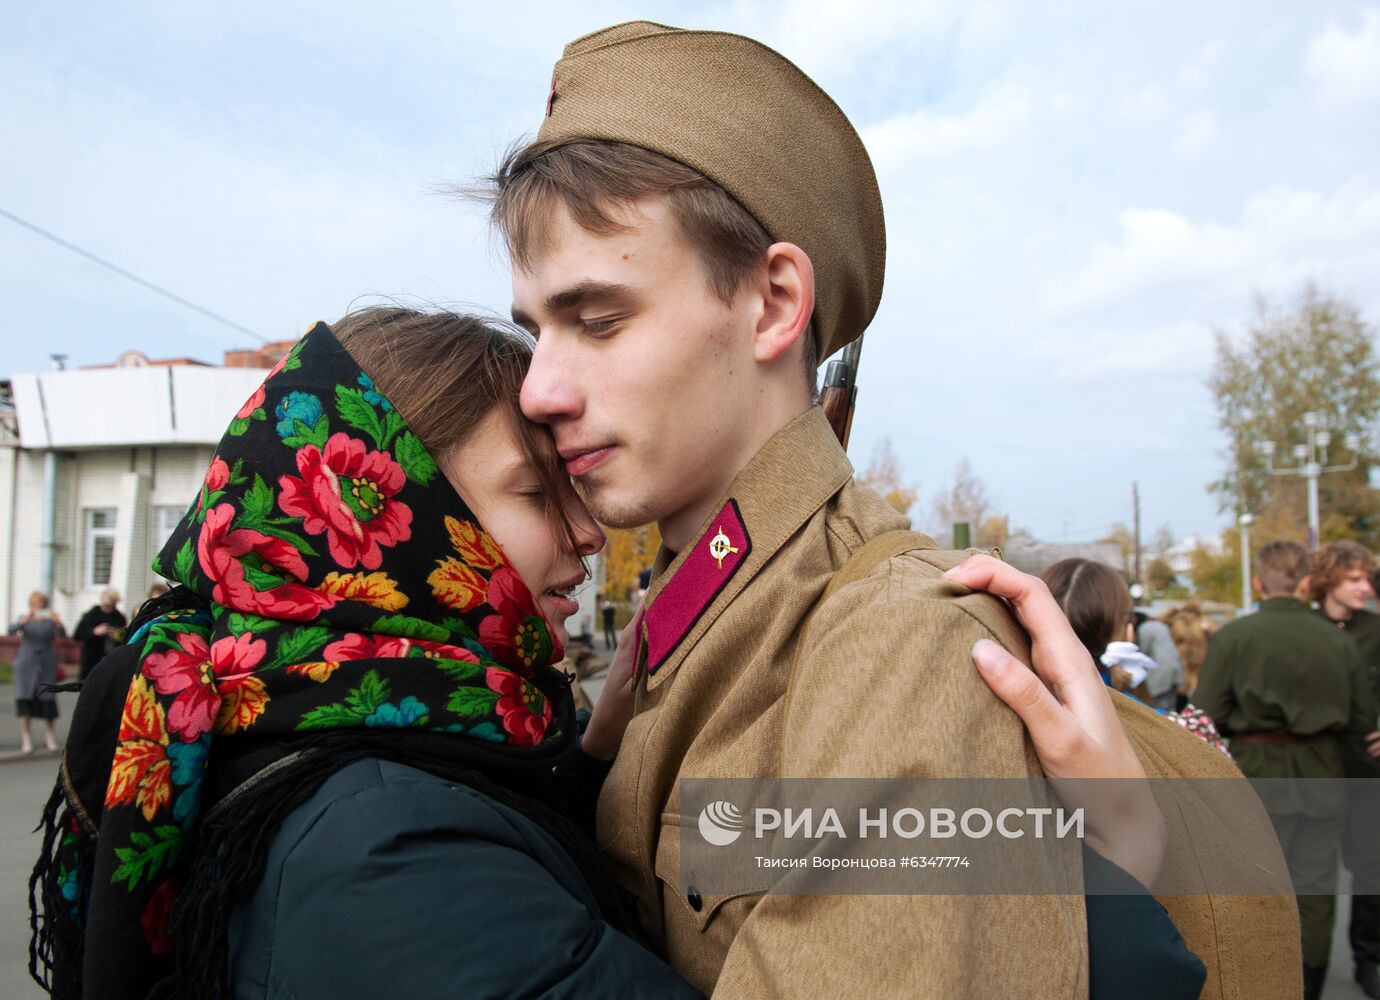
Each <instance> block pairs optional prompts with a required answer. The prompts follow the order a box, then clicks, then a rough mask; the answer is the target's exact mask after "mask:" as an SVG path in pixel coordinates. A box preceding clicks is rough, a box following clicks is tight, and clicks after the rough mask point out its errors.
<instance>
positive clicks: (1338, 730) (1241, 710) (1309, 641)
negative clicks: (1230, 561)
mask: <svg viewBox="0 0 1380 1000" xmlns="http://www.w3.org/2000/svg"><path fill="white" fill-rule="evenodd" d="M1256 566H1257V576H1256V577H1255V581H1254V582H1255V587H1256V589H1257V590H1258V591H1259V592H1260V595H1261V598H1262V602H1261V606H1260V611H1259V613H1258V614H1254V615H1248V616H1246V617H1244V618H1238V619H1237V620H1235V621H1233V622H1230V623H1228V624H1227V625H1226V626H1224V627H1223V628H1222V630H1221V631H1219V632H1218V633H1217V634H1216V635H1215V636H1214V637H1213V638H1212V641H1211V642H1210V643H1209V644H1208V651H1207V658H1206V659H1205V660H1204V662H1203V671H1202V676H1201V677H1200V679H1199V681H1198V689H1197V693H1196V694H1195V696H1194V702H1195V703H1196V704H1197V705H1198V707H1199V708H1201V709H1202V710H1203V711H1205V712H1207V713H1208V715H1210V716H1211V717H1212V719H1213V721H1214V722H1216V723H1217V728H1218V729H1219V730H1220V731H1221V732H1222V734H1223V735H1225V736H1227V737H1228V738H1229V739H1230V740H1231V752H1232V755H1233V756H1234V757H1235V758H1236V762H1237V764H1238V765H1240V767H1241V770H1242V771H1243V772H1244V773H1245V775H1246V776H1247V777H1248V778H1287V779H1294V780H1293V781H1292V782H1291V783H1290V784H1289V785H1288V786H1284V787H1279V786H1272V787H1270V788H1268V789H1262V795H1261V798H1262V800H1264V803H1265V808H1266V809H1267V810H1268V812H1269V813H1270V819H1271V821H1272V822H1273V823H1274V826H1275V833H1276V834H1277V835H1278V836H1279V841H1280V846H1282V847H1283V848H1284V854H1285V857H1286V859H1287V861H1288V864H1289V872H1290V875H1291V876H1292V877H1293V879H1294V882H1295V884H1296V885H1312V886H1316V885H1318V884H1328V885H1330V884H1334V883H1335V881H1336V877H1337V860H1338V843H1339V841H1340V840H1341V835H1342V827H1343V818H1344V814H1345V810H1346V802H1345V797H1344V795H1342V788H1341V784H1340V782H1329V783H1327V784H1325V785H1317V784H1313V783H1311V782H1308V783H1305V782H1301V781H1298V780H1297V779H1303V778H1324V779H1327V778H1330V779H1340V778H1342V777H1343V776H1344V774H1345V769H1344V767H1343V764H1342V750H1341V744H1342V741H1343V740H1344V739H1346V738H1348V736H1349V734H1357V735H1364V734H1367V733H1371V730H1372V729H1373V728H1374V723H1375V712H1374V710H1373V706H1372V702H1371V697H1370V694H1369V692H1368V691H1366V690H1364V689H1363V687H1362V685H1361V666H1360V653H1359V652H1358V650H1357V648H1356V644H1355V643H1354V642H1352V641H1351V640H1350V639H1348V638H1347V636H1345V635H1343V634H1342V633H1341V632H1339V631H1338V630H1337V629H1335V628H1331V627H1329V626H1328V625H1327V623H1326V622H1324V621H1322V620H1321V619H1319V618H1318V616H1317V615H1315V614H1313V613H1312V612H1311V611H1310V610H1309V608H1308V607H1307V606H1306V605H1305V604H1304V603H1303V601H1302V600H1300V599H1299V597H1298V596H1297V595H1298V594H1299V593H1300V592H1302V591H1303V590H1305V589H1306V588H1307V586H1308V578H1309V572H1310V564H1309V556H1308V550H1307V549H1305V548H1304V547H1303V546H1302V545H1299V544H1298V543H1297V542H1273V543H1271V544H1269V545H1267V546H1265V547H1264V548H1263V549H1261V550H1260V553H1259V555H1257V556H1256ZM1371 736H1372V737H1374V738H1376V739H1380V734H1375V733H1371ZM1372 749H1373V750H1374V751H1375V752H1380V744H1372ZM1298 906H1299V922H1300V925H1301V932H1302V939H1303V980H1304V997H1305V1000H1307V998H1316V997H1320V996H1321V995H1322V988H1323V981H1324V979H1325V978H1326V974H1327V958H1328V953H1329V951H1330V949H1331V938H1332V920H1333V914H1334V912H1335V907H1336V897H1335V896H1334V895H1330V894H1329V895H1321V894H1316V893H1304V894H1300V895H1299V897H1298Z"/></svg>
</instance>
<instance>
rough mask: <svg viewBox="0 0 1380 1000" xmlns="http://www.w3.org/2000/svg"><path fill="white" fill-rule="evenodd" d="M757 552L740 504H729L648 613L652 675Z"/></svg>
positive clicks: (712, 523) (667, 582)
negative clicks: (747, 560) (752, 552)
mask: <svg viewBox="0 0 1380 1000" xmlns="http://www.w3.org/2000/svg"><path fill="white" fill-rule="evenodd" d="M751 551H752V539H751V537H749V535H748V532H747V527H746V526H745V525H744V524H743V518H742V515H741V514H740V513H739V511H738V502H737V501H736V500H729V501H728V503H726V504H724V505H723V508H722V509H720V511H719V513H718V514H717V515H715V517H714V520H713V521H712V522H711V523H710V525H709V530H708V531H706V532H705V533H704V534H703V535H701V536H700V538H699V539H698V540H697V541H696V542H695V547H694V548H693V549H692V550H691V552H690V554H689V555H688V556H686V559H685V562H684V563H682V564H681V566H680V569H678V570H676V575H675V576H673V577H672V578H671V579H670V580H667V581H666V586H664V587H663V588H662V589H661V593H659V594H657V595H656V600H654V601H653V602H652V604H651V606H650V607H649V608H647V611H646V613H645V615H644V618H643V621H644V624H645V625H646V634H647V673H649V674H654V673H656V671H657V668H658V667H660V666H661V665H662V664H663V663H665V662H666V659H667V658H668V657H669V656H670V655H671V653H672V652H673V651H674V650H675V648H676V647H677V646H678V645H680V642H681V640H682V639H684V638H685V637H686V635H688V634H689V633H690V630H691V629H692V628H694V627H695V623H696V622H698V621H699V620H700V616H702V615H703V614H704V613H705V611H706V610H707V609H708V608H709V606H710V605H711V604H713V603H714V598H716V597H718V596H719V592H720V591H722V590H723V589H724V587H726V586H727V585H728V581H729V580H731V579H733V574H734V573H736V572H737V571H738V567H739V566H741V565H742V564H743V563H744V561H746V559H747V557H748V554H749V553H750V552H751Z"/></svg>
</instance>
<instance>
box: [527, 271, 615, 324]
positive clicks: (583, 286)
mask: <svg viewBox="0 0 1380 1000" xmlns="http://www.w3.org/2000/svg"><path fill="white" fill-rule="evenodd" d="M631 294H632V289H631V288H629V287H628V286H627V285H620V284H617V283H616V282H612V281H594V280H592V279H591V280H587V281H580V282H576V283H575V284H573V285H571V286H570V287H569V288H562V289H561V290H560V291H559V292H552V293H551V294H550V295H548V296H547V297H546V302H545V303H544V308H545V309H546V311H547V312H553V313H556V312H565V311H566V310H568V309H574V308H575V307H576V306H586V305H595V304H599V303H604V302H611V301H614V300H615V299H622V298H627V297H628V296H630V295H631ZM512 314H513V322H514V323H516V324H518V325H519V326H527V327H530V326H534V325H535V324H534V323H533V322H532V317H531V316H529V315H527V313H525V312H524V311H523V310H522V309H521V308H519V307H518V306H517V305H514V306H513V309H512Z"/></svg>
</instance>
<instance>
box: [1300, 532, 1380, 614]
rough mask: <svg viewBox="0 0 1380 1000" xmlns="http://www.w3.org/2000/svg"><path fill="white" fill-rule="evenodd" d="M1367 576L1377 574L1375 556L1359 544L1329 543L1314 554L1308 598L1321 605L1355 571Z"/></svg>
mask: <svg viewBox="0 0 1380 1000" xmlns="http://www.w3.org/2000/svg"><path fill="white" fill-rule="evenodd" d="M1358 569H1359V570H1361V571H1363V572H1364V573H1365V574H1366V576H1370V575H1371V574H1373V573H1374V572H1375V556H1374V555H1372V554H1371V551H1370V550H1369V549H1367V548H1366V547H1365V546H1364V545H1361V544H1360V543H1359V542H1353V541H1349V540H1347V541H1340V542H1328V543H1327V544H1326V545H1324V546H1323V547H1322V548H1320V549H1318V551H1316V552H1314V553H1313V577H1312V579H1311V580H1309V581H1308V596H1309V597H1311V598H1312V599H1313V600H1314V601H1316V602H1317V603H1319V604H1321V603H1322V600H1323V598H1325V597H1326V596H1327V594H1328V592H1329V591H1331V590H1332V588H1334V587H1336V586H1337V584H1339V583H1341V582H1342V578H1343V577H1345V576H1346V575H1347V574H1348V573H1350V572H1352V571H1353V570H1358Z"/></svg>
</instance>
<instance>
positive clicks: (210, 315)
mask: <svg viewBox="0 0 1380 1000" xmlns="http://www.w3.org/2000/svg"><path fill="white" fill-rule="evenodd" d="M0 215H3V216H4V217H5V218H7V219H9V220H10V221H11V222H13V223H16V224H18V225H21V226H23V227H24V228H25V229H27V230H29V231H30V232H32V233H37V234H38V235H39V236H42V237H43V238H44V239H45V240H51V241H52V242H54V243H56V244H57V245H58V246H60V247H63V248H65V249H67V250H71V251H72V252H73V253H75V254H80V255H81V256H83V257H85V258H86V259H87V260H89V261H91V262H92V263H95V264H99V265H101V267H104V268H106V269H107V270H110V271H114V272H115V273H116V274H118V275H119V276H120V277H122V278H128V279H129V280H130V281H132V282H134V283H135V284H136V285H142V286H143V287H144V288H147V289H148V290H149V291H151V292H156V293H158V294H159V295H161V296H163V297H164V298H165V299H171V300H172V301H174V302H176V303H177V304H178V305H180V306H186V307H187V308H188V309H191V310H193V311H194V312H199V313H201V315H203V316H205V317H206V318H207V319H213V320H215V321H216V322H217V323H220V324H222V325H223V326H228V327H230V329H232V330H238V331H239V332H240V333H244V334H248V335H249V336H251V337H253V338H254V339H255V340H257V341H258V342H259V343H261V344H267V343H268V338H267V337H265V336H264V335H263V334H261V333H257V332H256V331H254V330H251V329H249V327H247V326H241V325H240V324H239V323H236V322H235V321H234V320H232V319H226V318H225V317H224V316H222V315H221V314H220V313H218V312H214V311H213V310H210V309H207V308H205V307H204V306H199V305H197V304H196V303H195V302H192V301H190V300H188V299H184V298H183V297H182V296H181V295H177V294H175V293H173V292H170V291H168V290H167V289H166V288H163V287H162V286H161V285H155V284H154V283H153V282H152V281H147V280H145V279H144V278H141V277H139V275H137V274H133V273H132V272H130V271H126V270H125V269H124V268H123V267H120V266H119V265H117V264H112V263H111V262H110V261H108V260H106V259H105V258H104V257H98V256H96V255H95V254H94V253H92V252H91V251H90V250H83V249H82V248H81V247H79V246H77V245H76V244H75V243H69V242H67V241H66V240H64V239H63V238H62V237H60V236H57V235H54V234H53V233H50V232H48V230H46V229H44V228H42V227H41V226H36V225H34V224H33V223H32V222H29V221H28V220H27V219H21V218H20V217H19V216H17V215H15V214H14V213H13V212H7V211H5V210H4V209H3V208H0Z"/></svg>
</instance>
